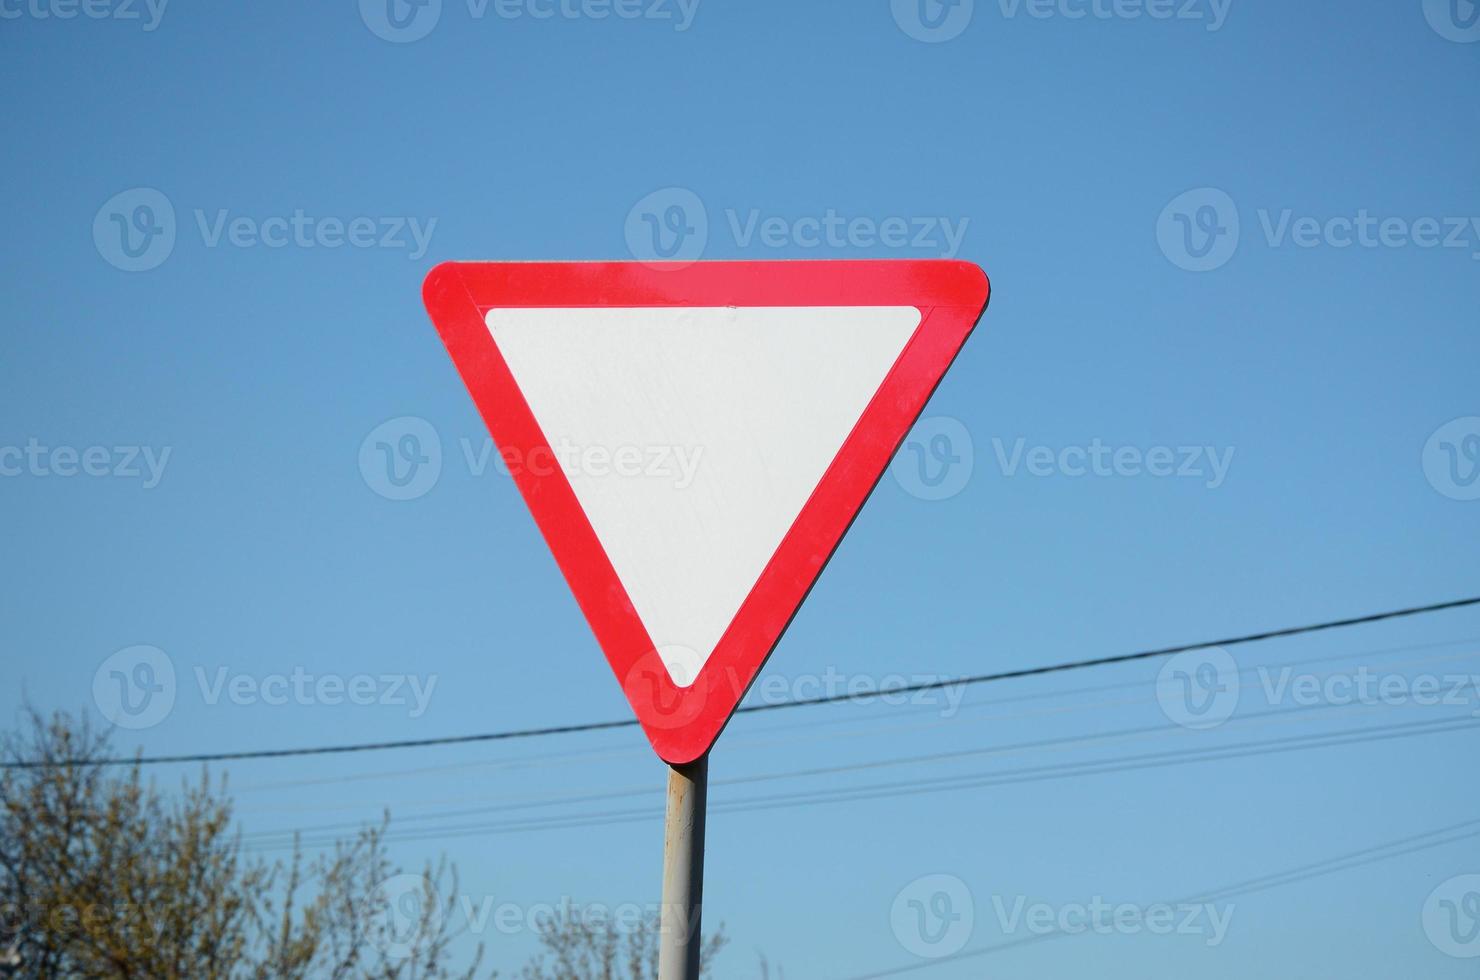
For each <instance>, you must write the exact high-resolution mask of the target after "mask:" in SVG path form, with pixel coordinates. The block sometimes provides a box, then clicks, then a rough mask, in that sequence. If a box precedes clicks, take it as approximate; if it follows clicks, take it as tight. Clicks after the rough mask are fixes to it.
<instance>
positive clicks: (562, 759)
mask: <svg viewBox="0 0 1480 980" xmlns="http://www.w3.org/2000/svg"><path fill="white" fill-rule="evenodd" d="M1477 641H1480V637H1465V638H1462V639H1457V640H1443V641H1439V642H1436V643H1418V644H1405V645H1402V646H1396V647H1383V648H1380V649H1376V650H1371V649H1369V650H1360V651H1344V652H1342V653H1338V654H1333V655H1327V656H1321V657H1300V658H1297V659H1294V660H1283V661H1275V662H1273V663H1269V664H1263V665H1258V666H1253V665H1251V666H1248V667H1243V668H1240V669H1239V670H1238V671H1237V674H1238V675H1240V676H1243V675H1248V674H1253V673H1255V672H1256V671H1261V670H1265V671H1267V670H1274V669H1279V668H1284V667H1294V666H1301V665H1312V664H1327V663H1333V662H1336V661H1348V660H1353V659H1356V658H1365V657H1378V656H1390V655H1392V654H1395V653H1405V652H1410V651H1415V650H1433V649H1437V648H1442V647H1453V646H1461V645H1464V644H1471V643H1475V642H1477ZM1476 657H1480V650H1469V651H1465V652H1464V653H1459V654H1454V655H1449V656H1443V657H1413V658H1407V659H1404V660H1400V661H1397V662H1396V663H1395V664H1393V665H1392V666H1410V667H1411V666H1418V665H1431V664H1436V663H1452V662H1455V661H1458V660H1471V659H1474V658H1476ZM1146 686H1147V685H1146V682H1145V681H1144V680H1139V681H1127V682H1120V683H1115V684H1101V685H1096V686H1092V687H1078V688H1068V689H1059V690H1052V691H1040V692H1036V693H1032V694H1018V695H1014V696H1012V697H1006V698H996V699H994V700H991V701H979V702H977V703H975V704H969V705H968V704H962V705H961V706H960V708H959V711H960V712H961V713H958V714H957V715H956V716H955V717H951V718H946V717H944V716H943V717H942V720H939V721H932V722H930V723H928V724H924V725H921V724H913V725H898V724H890V723H888V722H885V723H883V724H873V725H870V726H869V727H867V728H856V727H855V728H853V729H852V730H849V731H842V732H834V733H829V734H823V735H814V736H811V737H810V738H809V740H810V741H823V740H827V739H840V738H857V737H873V736H877V735H879V734H881V733H883V734H898V733H914V732H920V731H926V730H930V729H934V728H939V727H942V726H946V725H952V726H954V725H959V724H967V723H973V722H984V721H988V722H1000V721H1012V720H1020V719H1023V718H1038V717H1043V716H1044V715H1048V714H1051V715H1065V714H1071V713H1077V712H1081V711H1088V710H1097V709H1102V708H1110V707H1126V706H1132V705H1142V704H1153V703H1155V701H1156V697H1155V696H1154V695H1153V696H1147V697H1144V698H1137V699H1132V700H1100V701H1090V702H1084V703H1076V704H1070V705H1066V706H1063V707H1056V708H1050V709H1038V710H1035V711H1026V712H1018V713H1016V714H990V715H984V716H978V717H973V718H966V717H965V715H964V713H965V712H967V711H975V710H976V709H980V708H992V707H999V706H1002V705H1009V704H1018V703H1022V702H1028V701H1042V700H1048V699H1054V700H1058V699H1063V698H1068V697H1072V696H1074V695H1079V694H1098V693H1103V692H1106V691H1119V690H1128V689H1133V688H1137V689H1142V690H1144V689H1145V688H1146ZM924 713H931V714H937V715H939V714H941V709H940V707H939V706H938V705H936V706H933V707H915V708H908V709H906V708H901V709H899V710H898V711H897V712H892V713H891V714H892V715H898V716H908V715H914V714H924ZM1251 717H1252V716H1242V717H1236V718H1234V719H1231V721H1233V722H1242V721H1246V720H1250V718H1251ZM1259 717H1263V716H1259ZM906 720H908V719H906ZM840 724H843V725H857V724H859V722H858V721H857V719H849V718H842V719H838V718H834V719H832V720H829V721H810V722H802V723H797V724H792V725H781V726H776V727H772V728H767V729H759V730H757V731H756V732H753V733H748V734H737V735H736V737H735V738H733V739H727V740H726V742H725V745H726V747H727V748H734V747H736V746H749V747H766V746H776V745H791V744H793V742H792V741H790V740H787V739H777V738H771V737H768V736H771V735H773V734H775V733H778V732H791V731H797V730H806V731H814V730H816V729H818V728H831V727H834V726H837V725H840ZM1164 728H1165V729H1166V730H1174V731H1182V730H1183V729H1182V727H1181V726H1179V725H1171V726H1164ZM1111 734H1113V733H1107V737H1108V736H1109V735H1111ZM639 756H640V757H642V758H644V759H649V758H651V755H650V754H649V752H648V750H647V749H646V748H645V747H638V746H632V747H628V748H626V749H615V750H614V749H611V748H605V749H583V750H576V751H570V752H560V753H542V754H538V755H530V756H514V757H512V758H503V759H483V760H476V761H472V762H461V763H453V764H449V765H442V766H422V767H418V768H416V769H379V770H375V771H372V772H362V773H357V774H351V775H340V776H319V777H312V778H304V779H294V780H286V781H282V782H275V783H257V784H247V785H245V786H242V785H236V786H233V790H234V792H235V794H236V795H238V796H240V795H241V794H242V793H244V792H248V791H254V790H264V789H297V788H300V787H305V786H320V785H328V784H338V783H344V782H355V781H364V780H368V779H377V778H396V777H404V776H410V775H436V774H438V773H445V772H449V771H462V770H467V769H472V768H481V769H528V768H532V767H535V766H536V765H538V766H539V767H540V768H541V769H548V768H549V767H551V766H555V765H582V764H586V763H588V762H591V761H594V760H603V759H613V758H626V757H639ZM718 784H719V783H716V784H715V785H718ZM655 792H656V791H655ZM495 798H496V799H500V800H502V799H505V796H504V795H503V794H498V795H497V796H494V797H490V796H488V795H486V794H485V795H482V796H475V797H466V796H464V797H460V798H456V799H443V800H423V801H422V802H421V803H419V804H417V805H419V806H427V805H431V804H449V803H471V802H484V801H487V800H489V799H495ZM370 805H373V806H375V807H377V808H380V807H382V806H383V803H382V802H381V801H380V800H375V801H371V802H368V803H367V802H363V801H361V802H345V801H342V800H340V801H336V802H335V803H333V804H330V805H322V804H319V805H312V804H308V805H296V806H289V807H269V808H258V809H247V810H242V809H238V810H237V812H238V813H243V812H267V811H274V810H275V811H279V812H281V811H283V810H292V811H305V810H312V811H321V810H325V809H339V810H350V809H355V808H357V807H364V806H370Z"/></svg>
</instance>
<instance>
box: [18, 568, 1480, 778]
mask: <svg viewBox="0 0 1480 980" xmlns="http://www.w3.org/2000/svg"><path fill="white" fill-rule="evenodd" d="M1477 605H1480V596H1474V597H1471V598H1468V599H1456V600H1453V601H1450V602H1438V603H1431V604H1429V605H1424V606H1411V607H1409V608H1406V609H1395V610H1391V611H1388V612H1380V613H1370V614H1368V615H1365V616H1354V617H1351V618H1349V619H1336V620H1330V621H1327V622H1323V623H1311V624H1309V625H1305V626H1291V627H1286V628H1284V629H1277V630H1266V631H1264V632H1260V633H1249V634H1246V635H1244V636H1232V637H1227V638H1224V639H1221V640H1207V641H1204V642H1201V643H1185V644H1182V645H1180V646H1172V647H1161V648H1159V649H1154V650H1141V651H1137V652H1135V653H1123V654H1117V655H1113V656H1108V657H1096V658H1092V659H1087V660H1073V661H1068V662H1065V663H1058V664H1049V665H1047V666H1043V667H1026V668H1021V669H1018V670H1007V671H998V672H995V673H990V674H977V675H974V676H967V677H957V678H952V679H949V680H938V681H929V682H926V683H921V684H912V685H907V686H904V687H891V688H890V689H889V692H888V693H889V694H891V695H900V694H913V693H916V692H920V691H934V690H941V689H943V688H946V687H953V688H954V687H958V686H962V687H964V686H966V685H971V684H989V683H994V682H997V681H1007V680H1018V679H1021V678H1025V677H1039V676H1043V675H1045V674H1056V673H1062V672H1064V671H1070V670H1083V669H1085V668H1089V667H1105V666H1109V665H1111V664H1123V663H1131V662H1133V661H1137V660H1150V659H1152V658H1155V657H1167V656H1173V655H1175V654H1179V653H1189V652H1191V651H1194V650H1208V649H1211V648H1213V647H1230V646H1239V645H1242V644H1246V643H1256V642H1259V641H1261V640H1272V639H1278V638H1282V637H1290V636H1302V635H1305V634H1309V633H1319V632H1323V631H1325V630H1333V629H1340V628H1343V627H1347V626H1363V625H1367V624H1369V623H1378V622H1383V621H1385V620H1390V619H1401V618H1406V617H1410V616H1420V615H1424V614H1427V613H1435V612H1443V611H1445V610H1450V609H1460V608H1464V607H1467V606H1477ZM878 693H881V692H869V694H870V696H874V695H877V694H878ZM857 697H859V695H858V694H856V693H847V694H829V695H821V696H819V697H815V698H799V699H797V700H794V701H783V702H780V703H778V704H757V705H748V706H746V707H742V708H740V709H739V710H738V711H736V714H754V713H759V712H762V711H778V710H781V709H784V708H804V707H811V706H813V705H819V704H831V703H834V702H838V701H852V700H854V699H856V698H857ZM636 725H637V719H635V718H624V719H621V720H616V721H599V722H585V723H580V724H572V725H556V726H549V727H544V728H524V729H514V730H510V731H502V732H482V733H478V734H472V735H451V736H444V737H440V738H419V739H401V740H395V741H384V742H360V743H356V744H351V745H319V746H304V747H300V748H292V749H254V750H249V751H242V752H197V753H188V754H181V755H159V756H135V757H133V758H125V757H113V758H102V759H62V760H48V761H6V762H3V763H0V769H38V768H45V767H49V766H87V765H93V766H128V765H162V764H166V763H188V762H231V761H238V760H243V759H282V758H289V757H296V756H309V755H346V754H349V753H354V752H380V751H385V750H389V749H414V748H430V747H432V746H441V745H468V744H472V743H476V742H505V741H513V740H515V739H529V738H540V737H544V736H550V735H571V734H576V733H582V732H596V731H609V730H612V729H617V728H632V727H635V726H636Z"/></svg>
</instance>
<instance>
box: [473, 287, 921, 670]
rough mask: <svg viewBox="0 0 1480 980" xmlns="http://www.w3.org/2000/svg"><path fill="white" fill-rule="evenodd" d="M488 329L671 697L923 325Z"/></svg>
mask: <svg viewBox="0 0 1480 980" xmlns="http://www.w3.org/2000/svg"><path fill="white" fill-rule="evenodd" d="M486 322H487V324H488V329H489V331H490V332H491V333H492V334H493V339H494V341H495V342H496V343H497V344H498V347H499V351H500V352H501V353H502V354H503V356H504V360H505V361H506V362H507V363H508V365H509V370H510V371H512V372H513V375H514V380H515V381H516V382H517V383H518V385H519V388H520V390H521V391H522V392H523V393H524V397H525V400H526V401H527V402H528V404H529V407H530V410H531V411H532V412H533V413H534V417H535V420H536V421H537V422H538V423H539V426H540V429H541V430H542V431H543V432H544V435H545V438H546V440H547V441H548V442H549V445H550V447H551V449H552V450H553V451H554V455H555V457H556V462H558V465H559V466H560V468H561V469H562V470H563V471H564V473H565V475H566V476H567V477H568V478H569V480H570V483H571V487H572V488H573V489H574V491H575V495H576V499H577V500H578V501H579V502H580V504H581V507H582V508H583V509H584V510H585V512H586V516H587V517H588V518H589V519H590V521H591V525H592V527H593V528H594V529H595V531H596V535H597V537H598V538H599V539H600V540H601V545H602V547H603V548H604V549H605V550H606V554H607V557H608V558H609V559H610V560H611V563H612V566H613V567H614V568H615V569H616V572H617V575H618V576H619V577H620V578H621V580H622V585H623V587H625V588H626V590H627V594H628V596H630V597H631V599H632V604H633V606H634V607H635V608H636V610H637V614H638V616H640V617H641V619H642V622H643V625H644V626H645V627H646V628H647V631H648V635H649V636H650V637H651V638H652V640H653V643H654V644H655V645H656V646H657V647H658V649H659V653H660V656H662V658H663V661H664V664H665V665H666V666H667V668H668V673H669V676H670V677H671V678H672V679H673V681H674V683H675V684H678V685H679V686H683V687H686V686H688V685H690V684H692V683H693V682H694V680H695V679H696V678H697V676H698V672H699V670H700V669H701V668H702V667H703V665H704V662H705V661H707V660H708V659H709V656H710V654H711V653H713V651H714V648H715V645H716V644H717V643H718V642H719V639H720V637H721V636H722V635H723V634H724V632H725V630H726V629H727V628H728V627H729V625H730V622H731V621H732V620H733V619H734V618H735V614H736V612H738V611H739V608H740V606H741V604H742V603H743V602H744V601H745V597H746V596H747V595H748V594H749V593H750V590H751V589H752V588H753V587H754V585H755V583H756V581H757V579H759V578H760V575H761V572H762V570H764V568H765V567H766V564H767V563H768V562H769V561H770V560H771V557H772V555H773V554H775V552H776V548H777V546H778V545H780V543H781V539H782V538H783V537H784V536H785V535H786V532H787V531H788V530H789V529H790V527H791V525H792V523H793V522H794V521H795V520H796V518H797V515H798V514H799V513H800V512H801V510H802V507H803V506H804V505H805V504H806V502H807V499H808V498H809V497H810V496H811V494H812V492H813V490H814V489H815V488H816V487H817V484H818V482H819V481H820V480H821V479H822V476H823V474H824V473H825V472H826V471H827V468H828V466H829V465H830V464H831V463H832V461H833V459H834V457H836V456H837V453H838V450H839V448H841V446H842V444H843V442H844V440H845V439H847V437H848V434H849V433H850V432H851V431H852V430H853V427H854V425H855V424H856V423H857V422H858V419H859V417H860V416H861V415H862V414H863V411H864V409H865V408H866V407H867V405H868V403H869V401H870V399H872V398H873V396H874V394H875V393H876V392H877V391H878V389H879V386H880V384H882V383H883V381H884V378H885V376H886V375H887V374H888V373H889V369H890V368H891V367H892V366H893V365H894V362H895V361H896V360H897V359H898V357H899V355H900V353H901V352H902V351H903V350H904V347H905V345H906V344H907V343H908V342H909V339H910V337H911V336H913V334H914V332H915V328H916V327H917V326H919V323H920V311H919V310H917V309H915V308H914V307H910V306H865V307H837V306H806V307H740V308H736V307H642V308H611V307H596V308H560V309H551V308H545V309H495V310H490V311H489V312H488V315H487V321H486ZM510 463H511V465H512V466H528V467H531V468H532V469H535V468H537V467H539V466H541V465H544V466H547V467H548V466H550V465H552V461H550V460H543V461H542V460H538V459H531V460H511V461H510ZM535 471H536V472H538V470H537V469H535Z"/></svg>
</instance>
